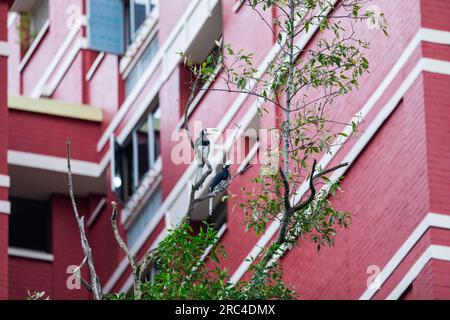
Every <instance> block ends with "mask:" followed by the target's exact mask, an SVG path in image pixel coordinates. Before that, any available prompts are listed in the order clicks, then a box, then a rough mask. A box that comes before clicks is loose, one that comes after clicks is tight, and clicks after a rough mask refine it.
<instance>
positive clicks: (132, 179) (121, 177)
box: [114, 108, 160, 202]
mask: <svg viewBox="0 0 450 320" xmlns="http://www.w3.org/2000/svg"><path fill="white" fill-rule="evenodd" d="M159 119H160V112H159V108H156V109H155V110H154V111H153V112H150V113H148V114H146V115H145V116H144V118H143V119H142V120H141V121H140V122H139V124H138V125H137V126H136V128H135V129H133V131H132V133H131V135H130V137H128V139H127V140H126V142H125V143H124V144H123V145H122V146H119V145H116V146H115V150H116V152H115V170H116V172H115V173H114V188H115V189H116V191H117V192H118V194H119V197H120V199H121V200H122V201H123V202H127V201H128V199H129V198H130V197H131V196H132V195H133V193H134V191H135V190H136V189H137V187H138V186H139V183H140V182H141V180H142V178H143V177H144V176H145V175H146V174H147V172H148V171H149V170H150V169H151V168H153V167H154V165H155V162H156V160H157V159H158V157H159V155H160V141H159V137H160V134H159Z"/></svg>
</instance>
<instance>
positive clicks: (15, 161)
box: [8, 150, 102, 178]
mask: <svg viewBox="0 0 450 320" xmlns="http://www.w3.org/2000/svg"><path fill="white" fill-rule="evenodd" d="M70 162H71V164H72V173H73V174H75V175H82V176H86V177H95V178H98V177H99V176H100V175H101V174H102V171H100V167H99V165H98V164H97V163H95V162H89V161H84V160H76V159H71V160H70ZM8 164H10V165H17V166H22V167H29V168H36V169H42V170H50V171H55V172H63V173H66V172H67V159H66V158H63V157H55V156H48V155H43V154H37V153H31V152H23V151H16V150H8Z"/></svg>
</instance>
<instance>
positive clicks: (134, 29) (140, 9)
mask: <svg viewBox="0 0 450 320" xmlns="http://www.w3.org/2000/svg"><path fill="white" fill-rule="evenodd" d="M155 7H156V0H129V1H127V2H126V4H125V22H126V28H125V33H126V34H125V38H126V41H127V44H130V43H132V42H133V40H134V39H135V38H136V35H137V33H138V30H139V28H140V27H141V25H142V24H143V23H144V21H145V19H146V18H147V16H148V15H149V14H150V13H151V12H152V11H153V10H154V9H155Z"/></svg>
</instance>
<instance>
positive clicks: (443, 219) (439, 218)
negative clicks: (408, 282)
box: [359, 213, 450, 300]
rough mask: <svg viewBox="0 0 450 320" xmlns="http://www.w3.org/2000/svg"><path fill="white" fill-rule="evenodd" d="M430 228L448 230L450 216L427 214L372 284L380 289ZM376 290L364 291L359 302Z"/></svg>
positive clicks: (449, 227)
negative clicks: (377, 284)
mask: <svg viewBox="0 0 450 320" xmlns="http://www.w3.org/2000/svg"><path fill="white" fill-rule="evenodd" d="M432 227H434V228H442V229H450V216H449V215H445V214H439V213H428V214H427V215H426V216H425V218H424V219H423V220H422V221H421V222H420V223H419V225H418V226H417V227H416V228H415V229H414V231H413V232H412V233H411V235H410V236H409V237H408V238H407V239H406V241H405V242H404V243H403V244H402V245H401V246H400V248H399V249H398V250H397V252H396V253H395V254H394V255H393V256H392V258H391V259H390V260H389V262H388V263H387V264H386V266H385V267H384V268H383V270H382V271H381V272H380V274H379V275H378V276H377V277H376V278H375V280H374V282H375V283H379V284H380V287H381V286H382V285H383V284H384V283H385V282H386V280H387V279H388V278H389V277H390V276H391V274H392V273H393V272H394V271H395V269H397V267H398V266H399V265H400V263H401V262H402V261H403V259H404V258H405V257H406V256H407V255H408V254H409V252H410V251H411V249H412V248H413V247H414V246H415V245H416V243H417V242H418V241H419V240H420V238H421V237H422V236H423V235H424V234H425V233H426V232H427V230H428V229H429V228H432ZM378 290H379V289H377V288H368V289H367V290H366V291H364V293H363V294H362V295H361V297H360V298H359V300H370V299H371V298H372V297H373V296H374V295H375V294H376V293H377V291H378Z"/></svg>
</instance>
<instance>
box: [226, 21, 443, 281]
mask: <svg viewBox="0 0 450 320" xmlns="http://www.w3.org/2000/svg"><path fill="white" fill-rule="evenodd" d="M437 36H439V38H440V39H441V40H440V41H449V40H450V32H442V31H438V32H437V35H436V34H435V33H434V30H430V29H427V30H426V31H422V29H421V30H419V31H418V32H417V34H416V36H415V37H414V38H413V39H412V41H411V42H410V43H409V45H408V46H407V48H406V49H405V51H404V52H403V54H402V55H401V56H400V58H399V59H398V60H397V62H396V63H395V65H394V67H393V68H392V69H391V70H390V72H389V73H388V75H387V76H386V77H385V78H384V80H383V82H382V83H381V84H380V86H379V87H378V88H377V89H376V90H375V92H374V94H373V95H372V96H371V97H370V98H369V100H368V101H367V102H366V104H365V105H364V106H363V107H362V108H361V110H360V111H359V112H358V113H357V114H356V116H355V117H353V118H352V119H351V120H350V121H349V123H351V122H352V121H353V120H354V118H357V117H361V118H362V119H364V118H365V117H366V116H367V114H368V113H369V112H370V111H371V110H372V109H373V107H374V106H375V104H376V102H377V101H378V100H379V99H380V97H381V96H382V94H383V93H384V92H385V91H386V89H387V88H388V86H389V85H390V84H391V83H392V81H393V80H394V79H395V77H396V76H397V74H398V73H399V72H400V71H401V69H402V68H403V67H404V65H405V64H406V62H407V61H408V60H409V58H410V57H411V56H412V54H413V53H414V51H415V50H416V48H417V46H418V45H419V44H420V43H421V41H429V42H431V41H433V39H434V38H435V37H437ZM444 36H445V39H443V38H442V37H444ZM422 71H429V72H436V73H441V74H450V62H447V61H441V60H435V59H429V58H422V59H421V60H420V62H419V63H418V64H417V66H416V67H415V68H414V69H413V71H412V72H411V73H410V74H409V76H408V77H407V78H406V79H405V81H404V82H403V83H402V85H401V86H400V88H399V89H398V90H397V92H396V93H395V94H394V96H393V97H392V98H391V100H390V101H389V103H388V104H387V105H386V106H385V107H384V108H383V110H382V111H381V112H380V113H379V114H378V115H377V117H376V119H375V120H374V121H373V122H372V123H371V125H370V126H369V128H368V129H367V130H365V133H364V134H363V135H362V137H361V138H359V139H358V142H357V143H356V144H355V145H354V146H353V148H352V150H351V151H350V153H349V154H348V156H347V157H346V158H345V159H344V160H343V162H349V163H350V165H349V166H347V167H344V168H341V169H340V170H336V171H335V172H334V174H333V177H336V178H339V177H340V176H342V175H343V173H344V172H346V170H347V169H348V168H349V167H350V166H351V162H352V161H353V160H354V159H355V158H356V157H357V155H358V154H359V153H360V152H361V151H362V149H363V148H364V147H365V145H366V144H367V143H368V141H369V140H370V139H371V137H372V136H373V135H374V134H375V132H376V131H377V130H378V128H379V127H380V126H381V124H382V123H383V122H384V120H385V119H386V118H387V117H388V116H389V114H391V112H392V111H393V110H394V109H395V107H396V106H397V104H398V102H399V101H400V99H401V98H402V97H403V95H404V94H405V92H406V91H407V90H408V89H409V87H410V86H411V85H412V84H413V82H414V81H415V79H416V78H417V77H418V76H419V75H420V73H421V72H422ZM351 130H352V129H351V128H349V127H346V128H345V129H344V132H346V133H347V134H348V136H350V133H351ZM347 139H348V138H346V137H340V138H339V143H337V144H335V146H334V147H332V148H331V150H330V152H329V153H327V154H326V155H324V156H323V157H322V159H321V160H320V161H319V166H320V167H322V168H325V167H326V166H327V165H328V164H329V163H330V162H331V160H332V159H333V158H334V156H335V155H336V154H337V152H338V151H339V150H340V149H341V148H342V147H343V145H344V142H345V141H346V140H347ZM336 178H335V179H336ZM307 190H308V186H307V182H305V183H303V184H302V185H301V186H300V188H299V190H298V191H297V192H296V194H297V199H298V198H299V197H301V196H302V195H303V194H304V193H305V192H306V191H307ZM291 202H294V203H295V202H297V201H296V199H292V198H291ZM279 226H280V222H279V221H278V220H276V221H274V222H272V224H271V225H270V226H269V228H268V229H267V231H266V233H265V234H264V236H262V237H261V238H260V239H259V240H258V242H257V243H256V245H255V246H254V247H253V249H252V250H251V251H250V253H249V254H248V255H247V256H246V258H245V260H244V261H243V262H242V263H241V265H240V266H239V267H238V269H237V270H236V271H235V273H234V274H233V276H232V277H231V279H230V281H232V282H234V283H235V282H236V281H238V280H239V279H240V278H241V277H242V276H243V275H244V274H245V272H246V271H247V270H248V268H249V267H250V264H251V261H252V259H253V258H254V257H256V256H258V255H259V254H260V252H261V251H262V248H264V247H265V246H266V245H267V244H268V242H269V241H270V239H272V238H273V236H274V235H275V233H276V232H277V231H278V228H279Z"/></svg>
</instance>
